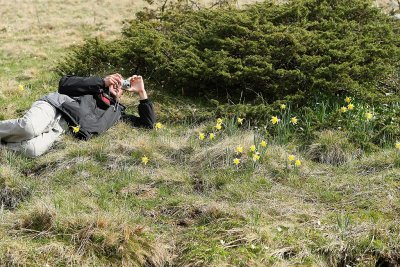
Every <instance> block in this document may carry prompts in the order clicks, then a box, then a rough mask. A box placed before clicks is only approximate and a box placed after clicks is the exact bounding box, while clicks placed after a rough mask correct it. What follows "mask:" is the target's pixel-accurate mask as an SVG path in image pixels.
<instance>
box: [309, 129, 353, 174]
mask: <svg viewBox="0 0 400 267" xmlns="http://www.w3.org/2000/svg"><path fill="white" fill-rule="evenodd" d="M360 154H361V151H360V150H359V149H357V148H356V147H355V146H354V145H353V144H352V143H350V142H349V140H348V138H347V135H346V133H345V132H342V131H332V130H325V131H322V132H320V133H318V134H317V138H316V140H315V141H314V143H313V144H311V145H310V146H309V147H308V149H307V156H308V158H310V159H311V160H314V161H316V162H320V163H326V164H331V165H334V166H339V165H341V164H344V163H347V162H349V161H350V160H352V159H354V158H357V157H358V156H360Z"/></svg>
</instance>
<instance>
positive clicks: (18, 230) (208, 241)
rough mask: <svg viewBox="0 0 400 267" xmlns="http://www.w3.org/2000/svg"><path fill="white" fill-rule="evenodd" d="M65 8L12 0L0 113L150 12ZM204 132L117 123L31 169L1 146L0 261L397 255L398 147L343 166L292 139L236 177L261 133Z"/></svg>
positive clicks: (48, 87) (278, 261) (2, 52)
mask: <svg viewBox="0 0 400 267" xmlns="http://www.w3.org/2000/svg"><path fill="white" fill-rule="evenodd" d="M69 2H70V3H69V4H65V3H66V1H44V0H41V1H39V0H38V1H33V2H32V1H15V3H14V2H13V3H9V2H8V1H7V2H6V3H2V9H1V11H0V12H1V14H0V39H1V40H2V42H1V43H0V62H1V63H0V73H1V76H0V118H13V117H16V116H18V115H21V114H22V113H23V111H24V110H26V109H27V108H28V107H29V105H30V104H31V103H32V101H34V100H35V99H37V98H38V97H39V96H41V95H43V94H44V93H46V92H49V91H53V90H54V88H55V87H56V84H57V77H55V76H54V75H53V74H51V72H50V71H51V70H52V68H53V67H54V65H55V62H56V60H57V58H58V57H59V56H61V55H62V53H63V51H64V49H65V48H66V47H67V46H69V45H71V44H73V43H74V42H80V41H81V40H82V38H84V37H86V36H92V35H98V34H99V35H107V36H108V37H109V38H112V37H113V36H115V35H116V34H118V30H119V28H120V21H122V20H123V18H127V17H129V14H130V13H132V12H133V11H134V10H136V8H139V7H140V6H141V5H139V4H135V5H133V3H137V2H136V1H106V0H103V1H86V2H85V4H82V3H81V1H69ZM72 2H75V4H71V3H72ZM111 2H113V4H112V5H110V4H109V3H111ZM93 6H95V8H93ZM106 7H108V9H105V8H106ZM127 7H130V8H127ZM93 10H94V11H93ZM111 15H112V16H113V18H112V19H107V17H108V16H111ZM3 40H4V42H3ZM19 84H22V85H24V88H25V90H19V89H18V85H19ZM126 102H128V103H132V102H134V99H131V98H128V99H126ZM211 124H212V122H211ZM207 126H209V125H201V126H193V125H182V126H174V127H172V126H171V127H167V128H166V129H163V130H161V131H151V132H150V131H146V130H141V129H134V130H132V129H131V128H129V127H128V126H127V125H124V124H122V123H120V124H118V125H117V126H115V127H114V128H113V131H109V132H107V133H106V134H104V135H103V136H101V137H99V138H95V139H93V140H91V141H89V142H80V141H76V140H74V139H72V138H70V137H68V136H67V137H65V138H64V139H63V142H61V143H59V144H58V145H57V146H56V147H55V148H54V149H52V150H51V151H50V153H48V154H46V155H45V156H43V157H41V158H39V159H34V160H32V159H27V158H25V157H23V156H21V155H17V154H14V153H11V152H8V151H5V150H0V197H1V199H2V202H3V204H4V206H3V208H2V209H1V212H0V235H1V238H0V265H27V266H31V265H38V266H43V265H45V264H46V263H48V264H49V265H50V266H55V265H61V266H62V265H71V264H72V265H90V266H92V265H109V264H110V263H111V264H115V265H116V266H119V265H121V263H122V264H123V265H127V266H129V265H144V264H145V263H148V264H152V265H155V266H160V265H163V264H164V263H165V262H170V263H172V265H195V266H201V265H213V266H216V265H218V266H226V265H234V266H238V265H251V266H261V265H272V264H275V265H287V264H299V265H305V264H309V265H335V264H338V263H341V264H345V263H347V264H350V265H353V264H356V263H357V264H359V265H364V266H371V265H374V264H375V262H376V261H377V259H378V258H387V259H389V258H390V259H396V257H397V260H398V259H399V258H398V257H399V252H400V247H399V243H400V242H399V241H400V240H399V232H400V231H399V226H398V225H399V216H398V213H399V205H400V198H399V192H398V188H399V186H400V169H399V168H396V167H395V166H398V164H396V162H395V158H396V155H395V153H396V152H395V151H394V150H385V151H380V152H377V153H375V154H373V155H370V156H364V157H362V158H361V159H358V160H353V161H351V162H349V163H347V164H344V165H343V166H339V167H333V166H330V165H324V164H317V163H314V162H312V161H309V160H307V159H306V158H303V157H302V156H301V155H302V154H301V153H300V152H298V151H297V149H296V147H297V146H296V145H295V144H289V145H286V146H281V145H277V144H273V143H272V142H270V143H271V144H269V145H268V147H267V149H266V150H264V151H265V155H264V157H263V161H262V163H260V164H257V165H256V166H253V165H252V164H250V163H246V164H245V165H243V166H241V167H240V168H239V170H236V169H235V168H234V167H233V166H232V162H231V161H232V157H233V156H234V152H233V150H234V148H235V147H236V146H237V145H238V144H241V145H242V146H243V147H244V148H245V149H248V147H249V146H250V145H251V144H253V141H254V132H253V131H251V130H249V129H245V128H246V127H243V129H234V131H233V134H231V135H228V134H227V132H225V133H222V134H219V135H218V137H217V138H216V140H214V141H212V142H211V141H207V142H201V141H199V140H198V139H197V138H196V136H197V132H198V131H199V130H205V128H206V127H207ZM268 141H270V140H268ZM291 153H294V154H296V155H299V156H300V157H301V158H302V160H303V165H302V166H301V168H300V169H299V170H298V171H294V170H286V158H287V156H288V154H291ZM143 155H147V156H148V157H149V158H150V162H149V164H148V165H147V166H144V165H142V164H140V158H141V157H142V156H143ZM244 159H245V157H244ZM14 207H17V208H15V209H12V208H14ZM348 220H349V223H346V222H347V221H348Z"/></svg>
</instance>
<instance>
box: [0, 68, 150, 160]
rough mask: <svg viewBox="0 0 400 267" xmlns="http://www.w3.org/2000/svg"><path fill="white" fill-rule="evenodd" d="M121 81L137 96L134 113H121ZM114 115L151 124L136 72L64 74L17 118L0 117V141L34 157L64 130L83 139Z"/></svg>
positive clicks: (102, 129)
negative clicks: (124, 75)
mask: <svg viewBox="0 0 400 267" xmlns="http://www.w3.org/2000/svg"><path fill="white" fill-rule="evenodd" d="M123 84H124V89H125V90H127V91H130V92H134V93H137V94H138V96H139V99H140V104H139V107H138V109H139V117H137V116H133V115H126V114H125V113H124V110H125V107H124V106H123V105H121V104H120V103H119V101H120V99H121V96H122V92H123V88H122V85H123ZM120 119H122V120H123V121H125V122H127V123H129V124H131V125H132V126H135V127H146V128H153V125H154V123H155V114H154V110H153V105H152V103H151V102H150V101H149V100H148V99H147V93H146V90H145V88H144V82H143V79H142V77H141V76H137V75H134V76H132V77H130V78H129V79H128V80H126V81H124V80H123V78H122V76H121V75H119V74H112V75H109V76H106V77H105V78H101V77H77V76H65V77H63V78H61V80H60V83H59V88H58V93H51V94H48V95H46V96H44V97H43V98H41V99H40V100H38V101H36V102H35V103H33V105H32V107H31V108H30V109H29V110H28V111H27V112H26V114H25V115H24V116H23V117H22V118H19V119H14V120H5V121H0V141H1V145H2V146H5V147H7V148H9V149H11V150H14V151H20V152H22V153H24V154H26V155H27V156H30V157H37V156H40V155H42V154H43V153H45V152H46V151H48V150H49V149H50V147H51V146H52V145H53V143H54V142H55V141H57V140H58V139H60V136H61V135H62V134H63V133H64V132H66V131H68V130H70V131H71V133H72V134H73V135H74V136H75V137H77V138H79V139H84V140H88V139H90V138H91V137H92V136H93V135H97V134H101V133H103V132H105V131H106V130H108V129H109V128H110V127H111V126H113V125H114V124H115V123H116V122H117V121H118V120H120Z"/></svg>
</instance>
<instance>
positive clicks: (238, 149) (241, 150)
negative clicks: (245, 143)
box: [236, 146, 243, 154]
mask: <svg viewBox="0 0 400 267" xmlns="http://www.w3.org/2000/svg"><path fill="white" fill-rule="evenodd" d="M236 153H238V154H239V153H243V147H241V146H237V147H236Z"/></svg>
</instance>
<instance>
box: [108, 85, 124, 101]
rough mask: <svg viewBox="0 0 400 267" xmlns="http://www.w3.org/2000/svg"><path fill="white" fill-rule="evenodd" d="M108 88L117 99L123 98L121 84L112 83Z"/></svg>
mask: <svg viewBox="0 0 400 267" xmlns="http://www.w3.org/2000/svg"><path fill="white" fill-rule="evenodd" d="M108 89H109V90H110V94H111V96H112V97H114V98H115V99H120V98H121V96H122V93H123V90H122V87H121V85H110V87H108Z"/></svg>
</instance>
